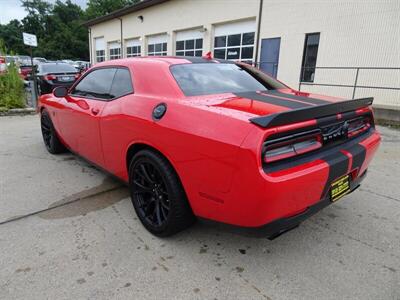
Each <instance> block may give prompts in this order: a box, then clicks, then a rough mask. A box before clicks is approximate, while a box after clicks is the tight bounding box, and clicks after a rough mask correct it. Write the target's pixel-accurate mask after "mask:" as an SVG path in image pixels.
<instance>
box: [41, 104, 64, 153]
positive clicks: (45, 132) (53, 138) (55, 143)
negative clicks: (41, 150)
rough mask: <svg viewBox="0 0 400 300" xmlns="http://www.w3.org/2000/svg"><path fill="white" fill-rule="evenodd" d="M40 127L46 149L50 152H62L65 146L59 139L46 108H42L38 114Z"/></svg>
mask: <svg viewBox="0 0 400 300" xmlns="http://www.w3.org/2000/svg"><path fill="white" fill-rule="evenodd" d="M40 127H41V129H42V137H43V142H44V145H45V146H46V149H47V151H49V152H50V153H51V154H58V153H63V152H65V151H66V148H65V147H64V145H63V144H62V143H61V141H60V140H59V138H58V136H57V133H56V130H55V129H54V125H53V122H52V121H51V118H50V115H49V113H48V112H47V110H43V111H42V112H41V116H40Z"/></svg>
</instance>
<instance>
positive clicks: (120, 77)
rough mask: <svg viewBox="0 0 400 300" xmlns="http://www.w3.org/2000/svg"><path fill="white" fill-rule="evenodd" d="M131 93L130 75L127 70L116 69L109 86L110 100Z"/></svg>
mask: <svg viewBox="0 0 400 300" xmlns="http://www.w3.org/2000/svg"><path fill="white" fill-rule="evenodd" d="M132 92H133V88H132V80H131V75H130V73H129V70H128V69H124V68H123V69H121V68H120V69H117V73H116V74H115V77H114V81H113V83H112V86H111V91H110V95H111V98H118V97H121V96H124V95H127V94H130V93H132Z"/></svg>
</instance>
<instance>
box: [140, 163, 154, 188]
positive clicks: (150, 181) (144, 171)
mask: <svg viewBox="0 0 400 300" xmlns="http://www.w3.org/2000/svg"><path fill="white" fill-rule="evenodd" d="M140 169H141V171H142V174H141V175H143V178H145V179H146V180H147V181H148V182H149V183H152V184H153V183H154V181H153V180H152V179H151V178H150V175H149V173H147V170H146V167H145V166H144V164H141V165H140Z"/></svg>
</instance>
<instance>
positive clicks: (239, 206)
mask: <svg viewBox="0 0 400 300" xmlns="http://www.w3.org/2000/svg"><path fill="white" fill-rule="evenodd" d="M250 142H251V144H252V143H253V141H250ZM379 144H380V135H379V133H378V132H377V131H375V130H371V132H369V133H367V134H364V135H362V136H360V137H359V138H355V139H352V140H351V141H349V142H348V143H344V144H341V145H338V146H337V147H336V146H335V147H334V148H331V149H330V150H329V151H324V152H323V153H322V154H318V156H317V157H314V156H310V157H306V159H303V158H302V159H301V160H299V161H296V162H295V161H293V160H291V161H290V163H291V165H290V166H284V168H282V169H280V170H265V169H262V168H259V169H258V171H259V172H254V170H255V169H257V167H259V165H257V162H256V161H254V154H253V153H252V152H251V151H242V152H241V153H240V157H241V167H240V168H238V169H237V171H236V173H235V176H233V180H232V187H231V190H230V191H229V192H227V193H220V194H213V195H212V196H213V197H214V198H211V197H208V198H206V197H202V198H200V199H201V204H202V205H201V206H198V207H196V208H200V209H196V210H194V212H195V214H196V215H197V216H198V217H201V218H204V219H209V220H214V221H217V222H221V223H224V224H232V225H234V226H239V227H243V228H248V229H250V231H252V229H254V228H256V231H260V230H261V231H263V233H264V236H272V235H274V234H277V233H279V232H282V231H284V230H287V229H290V227H293V226H296V225H298V224H299V223H300V222H301V221H302V220H304V219H306V218H307V217H309V216H310V215H312V214H314V213H315V212H316V211H318V210H319V209H321V208H323V207H324V206H326V205H328V204H330V199H329V198H328V197H330V189H331V185H332V183H333V182H335V181H336V180H338V179H339V178H341V177H343V176H345V175H349V176H350V178H351V183H352V186H351V191H353V190H355V189H356V188H357V186H358V184H359V183H360V182H361V179H362V177H364V176H365V171H366V169H367V167H368V166H369V163H370V161H371V160H372V158H373V156H374V154H375V153H376V151H377V149H378V147H379ZM267 171H269V172H268V173H267ZM200 196H201V195H200ZM215 196H217V197H215ZM214 199H217V200H218V201H216V200H214Z"/></svg>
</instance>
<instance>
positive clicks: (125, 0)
mask: <svg viewBox="0 0 400 300" xmlns="http://www.w3.org/2000/svg"><path fill="white" fill-rule="evenodd" d="M138 2H140V0H89V1H88V3H87V9H86V17H87V19H94V18H97V17H100V16H104V15H106V14H109V13H111V12H113V11H115V10H117V9H120V8H123V7H125V6H128V5H132V4H135V3H138Z"/></svg>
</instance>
